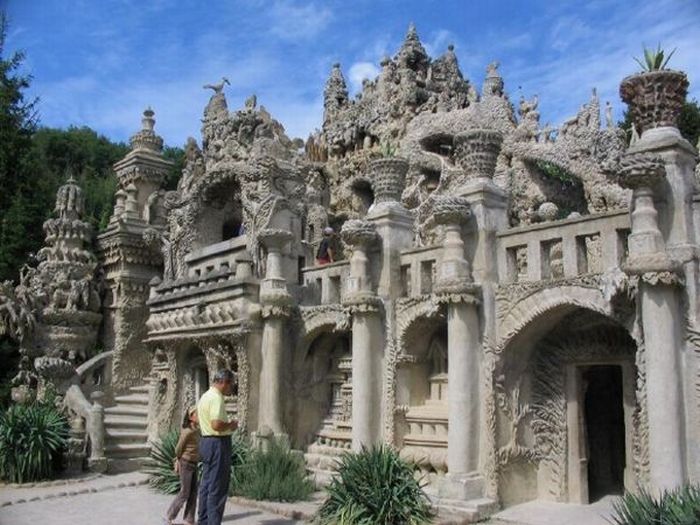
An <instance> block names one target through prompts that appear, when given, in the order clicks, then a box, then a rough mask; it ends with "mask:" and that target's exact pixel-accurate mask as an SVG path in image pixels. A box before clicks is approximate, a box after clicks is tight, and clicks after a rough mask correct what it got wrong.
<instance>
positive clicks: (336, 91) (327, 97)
mask: <svg viewBox="0 0 700 525" xmlns="http://www.w3.org/2000/svg"><path fill="white" fill-rule="evenodd" d="M347 104H348V87H347V84H346V83H345V77H343V72H342V71H341V70H340V64H339V63H337V62H336V63H335V64H333V69H332V70H331V74H330V76H329V77H328V80H327V81H326V87H325V89H324V90H323V123H324V124H327V123H328V122H330V121H331V120H333V117H334V116H335V115H336V113H337V112H338V111H339V110H340V109H341V108H343V107H345V106H347Z"/></svg>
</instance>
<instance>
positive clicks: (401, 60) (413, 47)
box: [396, 22, 430, 71]
mask: <svg viewBox="0 0 700 525" xmlns="http://www.w3.org/2000/svg"><path fill="white" fill-rule="evenodd" d="M396 61H397V62H398V64H399V67H404V68H408V69H412V70H414V71H421V70H422V71H426V70H427V69H428V64H429V63H430V58H429V57H428V53H426V51H425V48H424V47H423V44H421V41H420V38H419V37H418V31H416V26H415V24H414V23H413V22H411V24H410V25H409V26H408V31H407V32H406V38H404V41H403V44H401V49H399V52H398V53H397V55H396Z"/></svg>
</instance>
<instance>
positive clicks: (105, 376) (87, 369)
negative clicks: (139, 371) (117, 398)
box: [75, 352, 114, 405]
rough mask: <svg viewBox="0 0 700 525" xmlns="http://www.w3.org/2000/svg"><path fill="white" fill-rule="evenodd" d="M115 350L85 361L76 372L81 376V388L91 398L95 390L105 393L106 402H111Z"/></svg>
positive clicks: (107, 403)
mask: <svg viewBox="0 0 700 525" xmlns="http://www.w3.org/2000/svg"><path fill="white" fill-rule="evenodd" d="M113 355H114V352H102V353H100V354H97V355H96V356H95V357H93V358H92V359H89V360H87V361H85V362H84V363H83V364H82V365H80V366H79V367H78V368H77V369H76V370H75V372H76V373H77V374H78V377H79V378H80V389H81V390H82V391H83V394H84V395H85V397H87V398H89V397H90V396H91V395H92V393H93V392H102V393H103V394H104V395H105V398H104V403H105V404H106V405H109V404H111V398H112V396H111V389H112V358H113Z"/></svg>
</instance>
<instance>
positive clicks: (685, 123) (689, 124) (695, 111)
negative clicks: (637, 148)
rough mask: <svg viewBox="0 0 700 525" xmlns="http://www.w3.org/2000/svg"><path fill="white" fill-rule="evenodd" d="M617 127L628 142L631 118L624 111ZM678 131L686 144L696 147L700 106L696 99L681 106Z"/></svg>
mask: <svg viewBox="0 0 700 525" xmlns="http://www.w3.org/2000/svg"><path fill="white" fill-rule="evenodd" d="M618 126H620V127H621V128H622V129H624V130H625V131H626V132H627V140H628V141H629V139H630V137H631V130H632V117H631V116H630V114H629V111H627V110H625V112H624V113H623V114H622V120H621V121H620V122H618ZM678 129H679V130H680V132H681V135H683V137H684V138H685V139H686V140H687V141H688V142H690V143H691V144H692V145H693V146H697V144H698V139H700V105H699V104H698V101H697V100H696V99H693V100H690V101H686V102H685V104H683V108H682V109H681V115H680V117H679V119H678Z"/></svg>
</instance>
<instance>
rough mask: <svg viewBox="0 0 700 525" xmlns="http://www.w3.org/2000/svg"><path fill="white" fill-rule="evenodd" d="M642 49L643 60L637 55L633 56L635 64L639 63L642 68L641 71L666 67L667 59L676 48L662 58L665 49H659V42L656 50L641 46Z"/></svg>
mask: <svg viewBox="0 0 700 525" xmlns="http://www.w3.org/2000/svg"><path fill="white" fill-rule="evenodd" d="M642 49H643V50H644V62H642V61H641V60H640V59H638V58H637V57H634V59H635V60H636V62H637V64H639V65H640V67H641V68H642V71H660V70H662V69H666V65H667V64H668V61H669V60H671V57H672V56H673V53H675V52H676V49H675V48H674V49H673V51H671V52H670V53H669V54H668V56H667V57H666V58H665V59H664V54H665V51H664V50H663V49H661V44H658V46H657V48H656V51H654V50H653V49H647V48H646V47H643V48H642Z"/></svg>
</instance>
